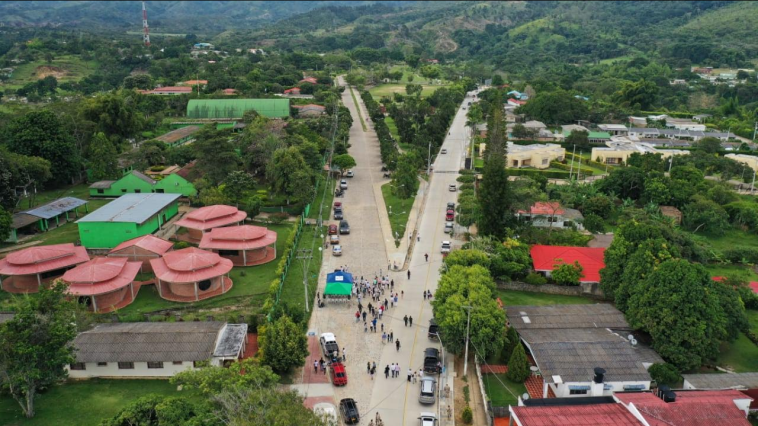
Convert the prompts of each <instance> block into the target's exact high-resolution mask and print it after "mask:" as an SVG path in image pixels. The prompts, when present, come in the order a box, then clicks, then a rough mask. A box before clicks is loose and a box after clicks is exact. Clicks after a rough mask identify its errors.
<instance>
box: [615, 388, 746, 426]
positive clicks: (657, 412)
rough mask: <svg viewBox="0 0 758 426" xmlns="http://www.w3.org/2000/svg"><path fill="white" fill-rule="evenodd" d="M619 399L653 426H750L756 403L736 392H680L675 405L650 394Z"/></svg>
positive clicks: (618, 398)
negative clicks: (752, 404)
mask: <svg viewBox="0 0 758 426" xmlns="http://www.w3.org/2000/svg"><path fill="white" fill-rule="evenodd" d="M615 397H616V399H617V400H619V401H620V402H621V403H622V404H624V405H626V406H627V407H630V408H631V406H632V405H633V406H634V407H635V408H636V409H637V410H638V411H639V412H640V414H641V415H642V417H644V418H645V420H646V421H647V422H648V424H649V425H650V426H672V425H673V426H711V425H730V426H743V425H744V426H748V425H750V422H748V421H747V418H746V417H747V410H748V407H749V406H750V402H751V401H752V400H753V399H752V398H750V397H749V396H746V395H745V394H743V393H742V392H740V391H736V390H718V391H676V392H675V400H674V401H671V402H665V401H663V400H662V399H661V398H659V397H657V396H656V395H654V394H653V393H650V392H640V393H617V394H616V395H615ZM743 410H744V411H743Z"/></svg>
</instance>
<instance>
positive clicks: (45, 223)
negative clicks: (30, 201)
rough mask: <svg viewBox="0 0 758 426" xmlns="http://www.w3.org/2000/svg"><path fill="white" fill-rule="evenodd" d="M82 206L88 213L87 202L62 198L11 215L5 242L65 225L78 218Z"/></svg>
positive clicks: (15, 240)
mask: <svg viewBox="0 0 758 426" xmlns="http://www.w3.org/2000/svg"><path fill="white" fill-rule="evenodd" d="M82 206H84V213H85V214H86V213H88V212H89V210H88V208H87V201H85V200H81V199H79V198H74V197H63V198H59V199H57V200H55V201H51V202H49V203H47V204H44V205H42V206H39V207H35V208H33V209H30V210H26V211H23V212H20V213H15V214H13V223H12V224H11V234H10V236H9V237H8V239H7V240H6V241H7V242H11V243H15V242H18V239H19V236H20V235H24V234H32V233H34V232H36V231H42V232H44V231H47V230H49V229H50V227H51V224H52V227H53V228H57V227H58V226H60V225H61V224H65V223H67V222H68V221H69V220H70V219H71V218H72V217H73V218H78V217H79V207H82Z"/></svg>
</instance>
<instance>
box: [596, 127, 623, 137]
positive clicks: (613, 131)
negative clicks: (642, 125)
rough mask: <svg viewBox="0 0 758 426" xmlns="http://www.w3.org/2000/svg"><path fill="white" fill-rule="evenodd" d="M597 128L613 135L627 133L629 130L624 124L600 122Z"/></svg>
mask: <svg viewBox="0 0 758 426" xmlns="http://www.w3.org/2000/svg"><path fill="white" fill-rule="evenodd" d="M597 128H598V129H600V130H602V131H603V132H607V133H609V134H610V135H611V136H618V135H626V134H627V132H628V131H629V129H627V128H626V126H624V125H623V124H598V125H597Z"/></svg>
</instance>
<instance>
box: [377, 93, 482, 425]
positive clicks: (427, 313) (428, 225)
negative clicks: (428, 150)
mask: <svg viewBox="0 0 758 426" xmlns="http://www.w3.org/2000/svg"><path fill="white" fill-rule="evenodd" d="M470 100H472V98H471V97H467V98H466V99H465V100H464V105H466V104H468V102H469V101H470ZM465 123H466V110H463V109H459V110H458V113H457V115H456V116H455V119H454V121H453V124H452V126H451V130H450V135H449V136H448V137H447V138H446V139H445V142H444V144H443V148H444V149H446V150H447V154H441V155H439V156H438V157H437V160H436V161H435V163H434V170H435V171H434V174H433V177H432V180H431V185H430V188H429V191H430V192H429V195H428V197H427V201H426V206H425V207H424V209H423V214H422V216H421V222H420V225H419V236H420V240H418V241H416V243H415V246H414V249H413V253H412V257H411V261H410V268H409V269H410V271H411V277H410V279H408V278H407V276H406V275H405V273H402V274H399V275H400V278H396V280H395V281H396V282H398V280H399V281H400V282H402V284H403V285H402V286H401V287H400V289H401V290H403V291H405V297H404V299H403V300H402V304H401V305H400V307H398V308H395V309H396V312H394V313H393V320H392V323H391V326H390V327H391V328H393V329H394V330H395V335H396V336H397V338H399V339H400V341H401V349H400V351H399V352H398V351H396V349H395V348H394V347H389V346H387V347H385V348H384V350H383V351H382V357H381V363H379V365H381V366H382V367H384V366H385V365H386V364H391V363H393V362H399V363H400V366H401V369H402V370H401V371H402V372H403V375H402V377H401V378H399V379H389V380H385V379H384V377H383V376H382V377H381V378H380V379H378V380H377V381H376V383H374V390H373V392H372V395H371V408H372V409H375V410H377V411H379V413H380V414H381V416H382V419H384V422H385V424H387V425H416V424H418V420H417V419H418V416H419V413H420V412H421V411H433V412H437V409H438V407H437V406H436V405H435V406H425V405H422V404H420V403H419V402H418V396H419V385H418V384H415V385H414V384H409V383H407V381H406V378H405V377H406V375H405V372H406V371H407V369H408V367H409V364H410V367H411V368H413V369H415V370H418V369H419V368H421V367H423V358H424V349H426V348H427V347H437V348H439V344H438V343H436V342H434V341H431V340H429V339H428V337H427V330H428V325H429V319H430V318H431V317H432V308H431V305H430V303H429V302H428V301H425V300H424V298H423V292H424V291H426V290H429V291H431V292H432V294H433V293H434V292H435V290H436V289H437V282H438V280H439V278H440V268H441V266H442V254H441V253H440V247H441V244H442V241H443V240H447V239H449V236H448V235H446V234H444V232H443V231H444V224H445V211H446V207H447V203H448V202H449V201H453V202H456V199H457V197H456V196H457V192H450V191H449V189H448V186H449V185H451V184H456V185H457V182H456V178H457V177H458V170H459V169H460V168H461V166H462V164H463V159H464V157H465V155H464V152H465V144H466V142H467V141H468V129H466V128H465ZM425 254H428V255H429V261H428V262H427V261H425V257H424V255H425ZM405 315H409V316H412V317H413V327H405V326H404V322H403V317H404V316H405ZM445 365H446V370H447V369H448V367H449V366H451V365H452V359H447V356H446V359H445ZM450 385H451V387H452V382H450ZM443 386H444V384H443ZM443 412H444V410H443ZM368 414H369V416H371V417H373V415H374V414H373V412H369V413H368ZM441 424H442V425H445V423H444V422H441ZM450 424H452V422H451V423H450Z"/></svg>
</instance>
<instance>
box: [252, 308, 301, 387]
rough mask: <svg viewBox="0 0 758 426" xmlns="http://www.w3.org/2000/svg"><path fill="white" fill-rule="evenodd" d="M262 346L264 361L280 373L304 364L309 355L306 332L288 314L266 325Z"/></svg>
mask: <svg viewBox="0 0 758 426" xmlns="http://www.w3.org/2000/svg"><path fill="white" fill-rule="evenodd" d="M260 347H261V353H262V355H263V363H264V364H265V365H268V366H270V367H271V369H273V370H274V371H275V372H280V373H286V372H287V371H289V370H290V369H291V368H293V367H299V366H301V365H303V361H304V360H305V357H306V356H308V340H307V338H306V337H305V333H303V330H301V329H300V327H298V325H297V324H295V323H294V322H293V321H292V319H290V317H289V316H287V315H284V316H282V317H280V318H278V319H277V320H276V321H274V322H273V323H271V324H269V325H267V326H266V328H265V331H264V333H263V339H262V340H261V342H260Z"/></svg>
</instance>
